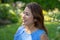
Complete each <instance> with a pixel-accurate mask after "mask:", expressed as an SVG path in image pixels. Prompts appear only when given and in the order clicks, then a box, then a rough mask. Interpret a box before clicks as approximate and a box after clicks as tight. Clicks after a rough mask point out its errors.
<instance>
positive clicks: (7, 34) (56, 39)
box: [0, 22, 60, 40]
mask: <svg viewBox="0 0 60 40" xmlns="http://www.w3.org/2000/svg"><path fill="white" fill-rule="evenodd" d="M19 26H20V24H18V23H17V24H11V25H5V26H0V40H13V38H14V34H15V32H16V30H17V28H18V27H19ZM45 26H46V28H47V30H48V36H49V40H60V36H59V32H60V29H59V28H58V27H59V23H58V22H45Z"/></svg>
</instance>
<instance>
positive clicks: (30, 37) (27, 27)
mask: <svg viewBox="0 0 60 40" xmlns="http://www.w3.org/2000/svg"><path fill="white" fill-rule="evenodd" d="M22 19H23V23H22V24H23V25H22V26H21V27H19V28H18V30H17V32H16V34H15V36H14V40H48V37H47V30H46V28H45V26H44V16H43V13H42V8H41V7H40V5H39V4H37V3H35V2H33V3H29V4H27V5H26V7H25V9H24V12H23V14H22Z"/></svg>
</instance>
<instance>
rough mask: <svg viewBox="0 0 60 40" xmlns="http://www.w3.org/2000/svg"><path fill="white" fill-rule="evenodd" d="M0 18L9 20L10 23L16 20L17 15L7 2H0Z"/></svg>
mask: <svg viewBox="0 0 60 40" xmlns="http://www.w3.org/2000/svg"><path fill="white" fill-rule="evenodd" d="M0 19H2V20H9V21H11V22H12V23H16V22H18V15H17V14H16V13H15V11H14V10H13V7H12V6H11V5H9V4H0Z"/></svg>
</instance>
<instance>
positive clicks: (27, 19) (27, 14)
mask: <svg viewBox="0 0 60 40" xmlns="http://www.w3.org/2000/svg"><path fill="white" fill-rule="evenodd" d="M22 19H23V25H31V24H33V15H32V13H31V10H30V9H29V8H28V7H26V8H25V10H24V12H23V14H22Z"/></svg>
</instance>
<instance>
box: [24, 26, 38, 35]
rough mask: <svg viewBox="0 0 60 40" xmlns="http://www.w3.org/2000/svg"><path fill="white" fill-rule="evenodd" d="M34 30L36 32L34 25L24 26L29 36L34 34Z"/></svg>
mask: <svg viewBox="0 0 60 40" xmlns="http://www.w3.org/2000/svg"><path fill="white" fill-rule="evenodd" d="M35 30H37V28H36V27H35V26H34V25H29V26H25V31H26V32H27V33H28V34H31V33H32V32H34V31H35Z"/></svg>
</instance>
